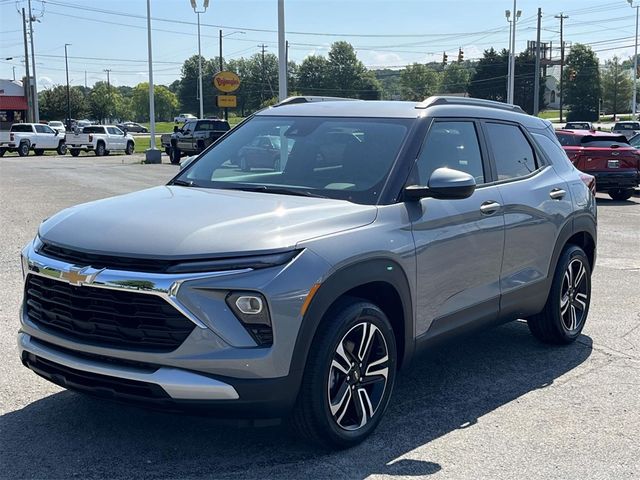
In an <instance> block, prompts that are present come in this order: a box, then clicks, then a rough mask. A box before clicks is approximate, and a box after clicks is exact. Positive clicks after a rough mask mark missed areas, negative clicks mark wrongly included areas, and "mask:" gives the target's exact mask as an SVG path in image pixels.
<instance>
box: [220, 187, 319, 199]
mask: <svg viewBox="0 0 640 480" xmlns="http://www.w3.org/2000/svg"><path fill="white" fill-rule="evenodd" d="M229 190H242V191H244V192H263V193H274V194H279V195H295V196H298V197H314V198H327V197H326V196H324V195H319V194H317V193H313V192H310V191H309V190H298V189H290V188H286V187H271V186H268V185H242V186H238V187H232V188H229Z"/></svg>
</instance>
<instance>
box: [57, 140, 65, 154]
mask: <svg viewBox="0 0 640 480" xmlns="http://www.w3.org/2000/svg"><path fill="white" fill-rule="evenodd" d="M56 152H58V155H66V154H67V144H66V143H64V142H60V143H59V144H58V148H56Z"/></svg>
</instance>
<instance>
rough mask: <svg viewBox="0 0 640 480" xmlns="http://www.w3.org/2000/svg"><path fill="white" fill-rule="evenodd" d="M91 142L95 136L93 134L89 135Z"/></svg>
mask: <svg viewBox="0 0 640 480" xmlns="http://www.w3.org/2000/svg"><path fill="white" fill-rule="evenodd" d="M89 141H90V142H93V135H92V134H91V133H90V134H89Z"/></svg>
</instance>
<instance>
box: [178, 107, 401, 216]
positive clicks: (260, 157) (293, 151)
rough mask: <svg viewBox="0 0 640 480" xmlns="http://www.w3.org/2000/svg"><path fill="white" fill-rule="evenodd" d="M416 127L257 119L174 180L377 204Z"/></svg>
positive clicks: (379, 121)
mask: <svg viewBox="0 0 640 480" xmlns="http://www.w3.org/2000/svg"><path fill="white" fill-rule="evenodd" d="M411 122H412V120H411V119H393V118H392V119H387V118H371V119H369V118H329V117H279V116H273V117H269V116H256V117H254V118H253V119H251V120H250V121H248V122H246V123H245V124H243V125H242V126H240V127H238V128H237V129H236V130H234V131H232V132H231V134H230V135H227V136H226V137H223V139H222V140H221V141H219V142H217V143H215V144H214V146H213V147H212V148H211V149H209V150H208V151H207V152H206V153H204V154H203V155H202V157H200V158H199V159H198V160H197V161H195V162H193V163H192V164H190V165H189V166H188V167H187V168H186V169H185V170H184V171H183V173H182V174H181V175H180V176H179V177H178V178H177V179H176V180H177V181H179V182H178V183H180V184H183V185H190V186H198V187H208V188H226V189H238V190H256V191H262V192H267V193H268V192H270V191H271V192H272V193H290V194H294V195H295V194H298V195H314V196H322V197H328V198H336V199H344V200H349V201H352V202H355V203H364V204H374V203H376V201H377V198H378V196H379V195H380V190H381V188H382V187H383V185H384V182H385V180H386V178H387V176H388V173H389V171H390V170H391V167H392V165H393V163H394V160H395V158H396V157H397V155H398V152H399V151H400V147H401V145H402V143H403V140H404V138H405V137H406V135H407V132H408V130H409V127H410V125H411Z"/></svg>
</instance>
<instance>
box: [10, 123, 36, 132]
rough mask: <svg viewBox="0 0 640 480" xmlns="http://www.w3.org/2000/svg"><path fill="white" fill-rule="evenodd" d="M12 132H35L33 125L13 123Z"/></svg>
mask: <svg viewBox="0 0 640 480" xmlns="http://www.w3.org/2000/svg"><path fill="white" fill-rule="evenodd" d="M11 131H12V132H33V130H32V128H31V125H20V124H18V125H11Z"/></svg>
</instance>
